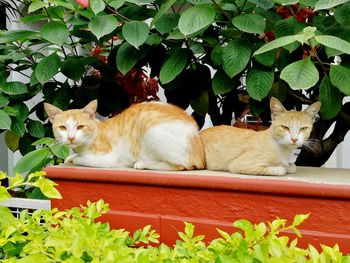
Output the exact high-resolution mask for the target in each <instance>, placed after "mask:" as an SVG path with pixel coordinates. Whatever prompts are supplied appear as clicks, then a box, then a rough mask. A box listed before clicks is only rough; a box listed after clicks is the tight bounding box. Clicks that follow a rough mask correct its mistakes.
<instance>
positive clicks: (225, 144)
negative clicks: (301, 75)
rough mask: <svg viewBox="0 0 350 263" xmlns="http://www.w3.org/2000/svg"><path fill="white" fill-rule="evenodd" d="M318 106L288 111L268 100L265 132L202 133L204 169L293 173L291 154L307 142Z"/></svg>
mask: <svg viewBox="0 0 350 263" xmlns="http://www.w3.org/2000/svg"><path fill="white" fill-rule="evenodd" d="M320 106H321V103H320V102H315V103H314V104H312V105H310V106H309V107H308V108H307V109H305V110H303V111H287V110H286V109H285V108H284V107H283V105H282V104H281V103H280V102H279V101H278V100H277V99H275V98H271V101H270V108H271V116H272V123H271V126H270V127H269V128H268V129H267V130H264V131H253V130H248V129H241V128H235V127H232V126H225V125H222V126H215V127H212V128H209V129H206V130H203V131H202V132H201V133H200V135H201V137H202V140H203V143H204V147H205V156H206V167H207V169H209V170H217V171H228V172H231V173H239V174H253V175H284V174H286V173H294V172H295V170H296V167H295V164H294V161H295V158H293V155H294V151H295V150H296V149H297V148H298V147H301V146H302V145H303V144H304V143H305V141H306V140H307V139H308V138H309V136H310V132H311V129H312V125H313V123H314V121H315V118H316V115H317V113H318V111H319V109H320Z"/></svg>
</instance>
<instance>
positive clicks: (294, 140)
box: [290, 138, 298, 143]
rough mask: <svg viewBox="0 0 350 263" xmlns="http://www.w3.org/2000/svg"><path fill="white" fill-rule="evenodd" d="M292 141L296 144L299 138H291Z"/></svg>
mask: <svg viewBox="0 0 350 263" xmlns="http://www.w3.org/2000/svg"><path fill="white" fill-rule="evenodd" d="M290 140H291V141H292V142H293V143H296V142H297V141H298V138H290Z"/></svg>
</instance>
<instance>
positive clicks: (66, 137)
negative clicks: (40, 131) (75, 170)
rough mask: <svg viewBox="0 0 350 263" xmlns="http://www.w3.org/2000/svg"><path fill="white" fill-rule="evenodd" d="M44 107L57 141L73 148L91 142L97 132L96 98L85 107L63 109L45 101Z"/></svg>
mask: <svg viewBox="0 0 350 263" xmlns="http://www.w3.org/2000/svg"><path fill="white" fill-rule="evenodd" d="M44 108H45V111H46V113H47V115H48V116H49V119H50V122H51V123H52V130H53V133H54V136H55V138H56V140H57V141H59V142H62V143H65V144H67V145H69V146H70V147H72V148H76V147H78V146H81V145H86V144H87V145H88V144H91V142H92V140H93V139H94V138H95V136H96V133H97V120H96V118H95V114H96V109H97V101H96V100H94V101H91V102H90V103H89V104H88V105H86V106H85V107H84V108H83V109H73V110H67V111H62V110H60V109H59V108H57V107H55V106H54V105H51V104H49V103H44Z"/></svg>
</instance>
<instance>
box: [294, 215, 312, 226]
mask: <svg viewBox="0 0 350 263" xmlns="http://www.w3.org/2000/svg"><path fill="white" fill-rule="evenodd" d="M309 216H310V214H299V215H296V216H295V217H294V220H293V224H292V225H293V226H298V225H300V224H301V223H303V222H304V221H305V220H306V219H308V218H309Z"/></svg>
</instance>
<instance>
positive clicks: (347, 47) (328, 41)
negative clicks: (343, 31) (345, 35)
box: [315, 35, 350, 54]
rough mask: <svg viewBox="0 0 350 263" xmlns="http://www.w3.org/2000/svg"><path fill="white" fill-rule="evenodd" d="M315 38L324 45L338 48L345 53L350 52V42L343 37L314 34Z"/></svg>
mask: <svg viewBox="0 0 350 263" xmlns="http://www.w3.org/2000/svg"><path fill="white" fill-rule="evenodd" d="M315 39H316V41H317V42H318V43H320V44H322V45H324V46H327V47H330V48H334V49H336V50H340V51H342V52H344V53H346V54H350V43H349V42H347V41H345V40H343V39H340V38H338V37H335V36H327V35H323V36H315Z"/></svg>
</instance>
